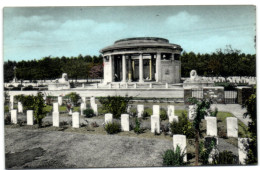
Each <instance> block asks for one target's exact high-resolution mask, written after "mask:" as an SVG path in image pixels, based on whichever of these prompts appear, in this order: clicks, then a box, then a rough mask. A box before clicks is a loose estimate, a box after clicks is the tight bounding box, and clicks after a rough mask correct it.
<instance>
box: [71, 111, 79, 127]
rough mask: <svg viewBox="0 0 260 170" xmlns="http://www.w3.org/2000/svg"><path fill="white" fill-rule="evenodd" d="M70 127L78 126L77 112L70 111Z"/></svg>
mask: <svg viewBox="0 0 260 170" xmlns="http://www.w3.org/2000/svg"><path fill="white" fill-rule="evenodd" d="M72 127H73V128H79V127H80V125H79V112H74V113H72Z"/></svg>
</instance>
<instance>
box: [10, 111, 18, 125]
mask: <svg viewBox="0 0 260 170" xmlns="http://www.w3.org/2000/svg"><path fill="white" fill-rule="evenodd" d="M11 123H13V124H17V110H16V109H13V110H11Z"/></svg>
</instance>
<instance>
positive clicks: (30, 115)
mask: <svg viewBox="0 0 260 170" xmlns="http://www.w3.org/2000/svg"><path fill="white" fill-rule="evenodd" d="M26 114H27V115H26V118H27V125H33V110H27V112H26Z"/></svg>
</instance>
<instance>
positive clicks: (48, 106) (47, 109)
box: [44, 105, 52, 112]
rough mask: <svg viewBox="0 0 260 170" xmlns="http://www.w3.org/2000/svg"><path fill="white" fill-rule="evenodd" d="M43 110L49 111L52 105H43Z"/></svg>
mask: <svg viewBox="0 0 260 170" xmlns="http://www.w3.org/2000/svg"><path fill="white" fill-rule="evenodd" d="M44 110H45V111H47V112H51V110H52V106H50V105H46V106H45V107H44Z"/></svg>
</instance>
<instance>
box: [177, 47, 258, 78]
mask: <svg viewBox="0 0 260 170" xmlns="http://www.w3.org/2000/svg"><path fill="white" fill-rule="evenodd" d="M191 70H196V71H197V73H198V75H200V76H223V77H228V76H256V55H255V54H253V55H252V54H244V53H241V51H240V50H237V49H233V48H232V47H231V46H230V45H229V46H226V48H225V49H224V50H223V49H217V50H216V52H213V53H211V54H207V53H206V54H200V53H198V54H195V53H194V52H189V53H187V52H185V51H184V52H183V53H182V56H181V75H182V77H189V76H190V71H191Z"/></svg>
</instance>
